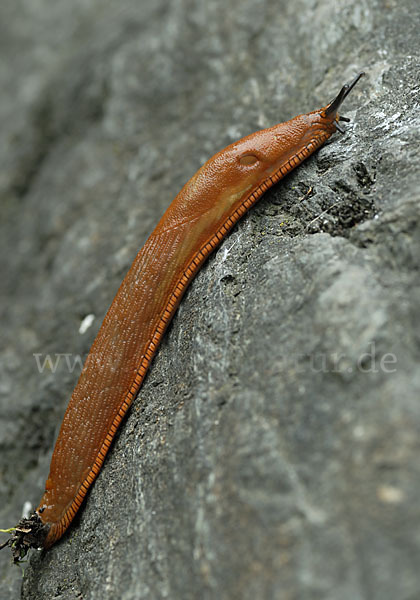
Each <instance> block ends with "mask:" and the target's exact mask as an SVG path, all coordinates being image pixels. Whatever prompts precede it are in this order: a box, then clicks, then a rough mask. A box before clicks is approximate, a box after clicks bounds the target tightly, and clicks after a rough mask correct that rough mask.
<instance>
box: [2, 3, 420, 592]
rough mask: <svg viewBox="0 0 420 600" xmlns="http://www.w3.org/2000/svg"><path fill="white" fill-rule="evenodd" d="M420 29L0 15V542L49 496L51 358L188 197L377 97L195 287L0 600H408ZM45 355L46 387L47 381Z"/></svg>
mask: <svg viewBox="0 0 420 600" xmlns="http://www.w3.org/2000/svg"><path fill="white" fill-rule="evenodd" d="M419 12H420V11H419V6H418V2H415V1H414V0H405V1H403V2H399V3H397V2H394V1H393V0H390V1H388V2H387V3H385V4H384V3H375V2H365V3H360V2H356V1H354V0H350V2H348V3H347V4H346V5H345V6H342V7H340V5H338V4H337V5H333V3H331V2H328V1H327V0H321V1H320V2H317V3H314V2H311V1H309V0H301V1H299V2H295V3H293V4H290V3H286V2H283V1H281V2H275V1H274V0H258V1H257V2H256V1H255V0H254V1H253V2H250V1H248V0H243V1H242V2H233V1H230V0H228V1H227V2H223V3H222V2H217V1H216V0H207V1H206V2H204V1H201V2H191V1H188V0H183V1H182V2H177V3H166V2H164V1H163V0H157V1H156V2H153V3H149V2H144V1H143V2H141V1H135V0H131V1H130V0H121V2H118V3H115V2H112V1H111V0H105V1H104V0H84V1H83V2H82V1H77V2H72V3H69V2H65V1H64V0H56V1H55V2H53V3H51V2H48V0H13V1H12V0H3V1H2V3H1V6H0V40H1V47H2V61H1V62H0V83H1V87H2V99H1V102H0V119H1V145H0V159H1V165H2V168H1V172H0V194H1V196H0V198H1V204H0V257H1V262H0V270H1V271H0V277H1V279H0V280H1V282H2V285H1V292H0V293H1V305H0V310H1V322H2V345H1V358H0V375H1V377H0V409H1V417H2V418H1V419H0V447H1V458H0V460H1V478H0V493H1V510H0V523H1V525H2V526H3V527H6V526H7V525H12V524H14V523H16V522H17V521H18V519H19V518H20V516H21V511H22V507H23V504H24V503H25V502H31V503H32V505H36V504H37V502H38V501H39V499H40V497H41V495H42V491H43V486H44V482H45V478H46V476H47V473H48V466H49V460H50V457H51V452H52V448H53V445H54V439H55V436H56V434H57V432H58V428H59V425H60V422H61V418H62V415H63V413H64V410H65V407H66V404H67V402H68V399H69V397H70V394H71V391H72V389H73V387H74V385H75V383H76V381H77V377H78V372H79V371H78V368H79V367H78V365H77V364H76V367H75V368H74V369H72V368H69V365H68V364H67V363H66V356H65V355H68V360H70V361H73V360H76V359H77V357H78V356H80V357H83V356H85V355H86V353H87V352H88V350H89V347H90V344H91V343H92V341H93V339H94V337H95V334H96V332H97V330H98V328H99V325H100V323H101V320H102V318H103V316H104V314H105V312H106V310H107V308H108V306H109V304H110V302H111V300H112V298H113V296H114V294H115V292H116V290H117V288H118V285H119V283H120V281H121V279H122V278H123V276H124V274H125V272H126V271H127V269H128V268H129V266H130V264H131V261H132V259H133V258H134V256H135V254H136V252H137V250H138V248H139V247H140V246H141V245H142V243H143V242H144V241H145V239H146V238H147V235H148V234H149V233H150V231H151V230H152V228H153V227H154V225H155V224H156V223H157V220H158V219H159V217H160V216H161V214H162V213H163V211H164V210H165V208H166V207H167V206H168V204H169V203H170V201H171V200H172V198H173V197H174V196H175V194H176V193H177V192H178V190H179V189H180V188H181V186H182V185H183V184H184V183H185V182H186V181H187V180H188V179H189V177H191V176H192V175H193V173H194V172H195V171H196V170H197V168H198V167H199V166H200V165H201V164H202V163H203V162H204V161H205V160H206V159H207V158H208V157H210V156H211V155H212V154H214V153H215V152H216V151H217V150H219V149H221V148H223V147H224V146H226V145H227V144H228V143H230V142H232V141H234V140H235V139H238V138H240V137H242V136H243V135H246V134H248V133H251V132H252V131H255V130H257V129H260V128H262V127H267V126H270V125H272V124H274V123H276V122H281V121H284V120H286V119H288V118H290V117H292V116H294V115H296V114H298V113H301V112H307V111H309V110H312V109H314V108H317V107H319V106H321V105H323V104H325V103H326V102H327V101H329V100H330V99H331V98H332V97H333V96H334V95H335V93H336V92H337V91H338V89H339V88H340V86H341V85H342V84H343V83H344V82H346V81H347V80H349V79H350V78H351V77H352V76H354V74H355V73H356V72H358V71H360V70H362V69H363V70H366V73H367V76H366V78H365V79H364V80H362V82H360V84H359V85H358V88H357V89H355V90H354V92H353V93H352V95H351V96H349V98H348V99H347V100H346V104H345V106H344V107H343V108H344V111H343V112H344V114H346V115H348V116H350V117H351V119H352V122H351V124H349V125H348V126H346V129H347V132H346V134H345V135H344V136H340V135H339V134H336V135H335V136H334V137H333V138H332V139H331V140H330V142H329V143H327V145H326V146H325V147H323V148H322V149H321V150H320V151H319V152H317V154H316V155H315V156H313V157H312V158H310V159H309V160H307V161H306V162H305V163H304V164H303V165H302V166H301V167H299V168H298V169H297V170H296V171H295V172H293V173H292V174H291V175H290V176H288V177H287V178H286V179H285V180H284V181H282V182H280V183H279V184H278V185H277V186H275V188H273V189H272V190H270V191H269V192H268V193H267V194H266V195H265V197H264V198H263V199H262V200H261V201H260V203H259V204H258V206H257V207H255V209H253V210H252V212H250V213H249V215H247V216H246V217H245V218H244V219H243V220H242V222H241V223H240V224H239V225H238V226H237V227H236V229H235V231H234V232H233V233H232V234H231V235H230V236H229V238H228V239H226V240H225V241H224V243H223V244H222V246H221V247H220V249H219V250H218V251H217V252H216V253H215V254H214V255H213V256H212V257H211V258H210V260H209V261H208V263H207V265H206V266H205V268H204V269H203V270H202V271H201V272H200V274H199V275H198V276H197V278H196V280H195V281H194V282H193V284H192V285H191V288H190V290H189V291H188V293H187V294H186V296H185V299H184V301H183V303H182V305H181V307H180V310H179V312H178V313H177V315H176V317H175V319H174V321H173V324H172V326H171V327H170V330H169V332H168V335H167V336H166V338H165V340H164V342H163V344H162V346H161V349H160V351H159V353H158V355H157V357H156V359H155V361H154V363H153V366H152V368H151V370H150V373H149V375H148V377H147V380H146V382H145V385H144V386H143V388H142V390H141V392H140V394H139V397H138V398H137V400H136V401H135V403H134V405H133V407H132V410H131V412H130V414H129V416H128V418H127V419H126V422H125V423H124V425H123V427H122V428H121V431H120V432H119V434H118V436H117V439H116V442H115V444H114V445H113V448H112V451H111V453H110V454H109V457H108V458H107V461H106V464H105V466H104V468H103V470H102V472H101V473H100V475H99V477H98V479H97V481H96V483H95V485H94V486H93V488H92V490H91V492H90V494H89V496H88V499H87V502H86V503H85V505H84V507H83V510H81V511H80V514H79V515H78V516H77V518H76V519H75V521H74V523H73V524H72V526H71V528H70V529H69V531H68V533H67V534H66V535H65V536H64V537H63V539H62V540H61V541H60V542H59V543H57V544H56V545H55V546H54V547H53V548H52V549H51V550H49V551H48V552H45V553H44V552H37V551H33V552H32V553H31V556H30V560H29V562H28V563H27V564H26V566H25V576H24V578H23V585H22V592H20V588H21V572H20V570H19V569H16V568H13V567H12V566H11V565H10V557H9V556H7V555H6V551H3V552H2V553H1V556H0V569H1V574H2V575H1V577H2V578H1V588H0V598H1V599H3V598H5V599H6V598H7V599H13V598H18V597H19V595H20V593H21V594H22V596H21V597H22V598H24V599H27V600H29V599H31V600H35V599H36V600H41V599H42V600H43V599H45V600H47V599H48V600H50V599H51V598H60V599H63V600H64V599H65V600H70V599H80V598H84V599H96V598H102V599H103V600H106V599H108V598H109V599H111V598H116V597H117V598H121V599H123V600H132V599H148V600H149V599H153V600H154V599H158V598H170V599H171V600H173V599H178V598H179V599H183V600H186V599H196V598H208V599H213V598H217V599H236V598H241V599H245V600H246V599H248V598H258V599H261V600H268V599H274V598H276V599H277V598H281V599H282V600H295V599H296V600H315V599H320V600H321V599H322V600H379V599H380V600H395V599H401V600H414V599H415V598H418V597H420V574H419V568H418V565H419V563H420V537H419V530H418V525H419V522H420V509H419V503H418V497H419V495H420V472H419V471H420V468H419V460H418V456H419V450H420V447H419V439H420V436H419V433H420V402H419V398H420V370H419V366H418V365H419V361H420V322H419V317H418V311H419V309H418V307H419V303H420V276H419V256H420V217H419V200H420V197H419V191H418V177H419V150H418V132H419V112H418V95H419V87H418V73H419V63H418V54H419V52H418V51H419V43H418V21H419V17H420V14H419ZM90 314H93V315H94V317H95V318H94V321H93V325H92V326H91V327H90V328H89V329H88V330H87V331H86V332H85V333H84V334H80V333H79V328H80V325H81V323H82V322H83V319H84V318H85V317H86V316H87V315H90ZM47 354H49V355H51V357H52V359H53V361H55V360H56V359H57V356H58V355H61V358H60V359H59V360H58V361H57V368H56V369H54V368H53V369H51V368H45V369H44V370H43V371H42V372H39V370H38V368H37V363H36V360H35V358H34V355H40V360H41V361H42V360H44V359H45V356H46V355H47ZM72 366H74V365H73V363H72V362H71V363H70V367H72Z"/></svg>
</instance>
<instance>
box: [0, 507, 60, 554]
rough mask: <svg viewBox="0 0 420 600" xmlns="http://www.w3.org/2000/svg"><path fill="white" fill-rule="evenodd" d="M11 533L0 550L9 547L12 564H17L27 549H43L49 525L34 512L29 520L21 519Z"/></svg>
mask: <svg viewBox="0 0 420 600" xmlns="http://www.w3.org/2000/svg"><path fill="white" fill-rule="evenodd" d="M12 531H13V533H12V535H11V537H10V538H9V539H8V540H6V542H4V543H3V544H2V545H1V546H0V550H1V549H2V548H6V547H7V546H9V548H10V549H11V551H12V556H13V562H14V563H15V564H17V563H19V562H20V561H21V560H23V559H24V558H25V556H26V554H27V553H28V550H29V548H43V547H44V544H45V540H46V538H47V535H48V531H49V525H47V524H46V523H43V522H42V521H41V518H40V516H39V515H38V513H36V512H34V513H32V515H31V516H30V517H29V519H21V520H20V521H19V523H18V524H17V525H16V527H14V528H13V529H12Z"/></svg>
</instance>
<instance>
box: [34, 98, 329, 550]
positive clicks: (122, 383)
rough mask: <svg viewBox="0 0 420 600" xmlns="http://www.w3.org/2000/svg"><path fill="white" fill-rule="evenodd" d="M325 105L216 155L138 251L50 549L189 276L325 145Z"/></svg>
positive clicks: (91, 363)
mask: <svg viewBox="0 0 420 600" xmlns="http://www.w3.org/2000/svg"><path fill="white" fill-rule="evenodd" d="M322 110H324V109H321V110H318V111H314V112H312V113H309V114H306V115H300V116H298V117H295V118H294V119H292V120H290V121H288V122H286V123H282V124H279V125H276V126H274V127H271V128H270V129H265V130H262V131H259V132H257V133H254V134H252V135H250V136H248V137H245V138H243V139H242V140H240V141H238V142H236V143H234V144H232V145H230V146H228V147H227V148H225V149H224V150H222V151H221V152H218V153H217V154H216V155H215V156H213V157H212V158H211V159H210V160H209V161H207V162H206V164H205V165H203V166H202V167H201V168H200V169H199V170H198V171H197V173H196V174H195V175H194V176H193V177H192V178H191V179H190V180H189V181H188V183H187V184H186V185H185V186H184V187H183V189H182V190H181V191H180V193H179V194H178V195H177V196H176V198H175V199H174V200H173V202H172V204H171V205H170V206H169V208H168V209H167V211H166V212H165V214H164V215H163V217H162V218H161V220H160V221H159V223H158V225H157V226H156V228H155V230H154V231H153V232H152V234H151V235H150V237H149V239H148V240H147V241H146V243H145V245H144V246H143V248H142V249H141V250H140V252H139V253H138V255H137V256H136V258H135V260H134V262H133V265H132V266H131V268H130V270H129V271H128V273H127V275H126V277H125V279H124V280H123V282H122V284H121V286H120V288H119V290H118V293H117V295H116V297H115V299H114V301H113V302H112V305H111V307H110V308H109V310H108V312H107V314H106V316H105V319H104V321H103V324H102V326H101V328H100V330H99V333H98V335H97V337H96V339H95V341H94V343H93V345H92V348H91V350H90V353H89V356H88V358H87V360H86V363H85V366H84V368H83V371H82V373H81V375H80V378H79V381H78V383H77V385H76V387H75V389H74V391H73V394H72V396H71V399H70V402H69V405H68V408H67V411H66V413H65V416H64V420H63V423H62V425H61V429H60V432H59V435H58V439H57V442H56V445H55V449H54V453H53V457H52V460H51V467H50V473H49V476H48V479H47V482H46V488H45V493H44V495H43V497H42V499H41V502H40V504H39V506H38V509H37V514H38V515H39V517H40V519H41V521H42V522H43V523H44V524H45V525H46V527H47V528H48V535H47V537H46V540H45V543H44V546H45V547H49V546H51V544H52V543H54V542H55V541H56V540H57V539H58V538H60V537H61V535H62V534H63V533H64V531H65V530H66V529H67V527H68V525H69V524H70V522H71V520H72V519H73V517H74V515H75V514H76V512H77V510H78V508H79V507H80V505H81V503H82V500H83V498H84V496H85V494H86V492H87V490H88V488H89V487H90V485H91V484H92V482H93V480H94V479H95V477H96V475H97V474H98V472H99V470H100V468H101V465H102V463H103V460H104V458H105V455H106V453H107V451H108V449H109V446H110V443H111V441H112V438H113V437H114V435H115V432H116V430H117V428H118V426H119V424H120V422H121V420H122V418H123V417H124V414H125V413H126V411H127V410H128V408H129V406H130V404H131V402H132V400H133V399H134V397H135V395H136V394H137V392H138V390H139V388H140V386H141V383H142V381H143V378H144V376H145V373H146V370H147V368H148V366H149V365H150V362H151V360H152V358H153V355H154V353H155V351H156V349H157V346H158V344H159V342H160V339H161V337H162V335H163V333H164V330H165V328H166V327H167V325H168V323H169V322H170V320H171V318H172V317H173V315H174V312H175V310H176V308H177V306H178V304H179V302H180V300H181V297H182V295H183V293H184V292H185V290H186V288H187V286H188V284H189V282H190V281H191V280H192V278H193V277H194V274H195V273H196V272H197V270H198V268H199V267H200V266H201V265H202V263H203V262H204V260H205V259H206V257H207V256H208V255H209V254H210V253H211V252H212V250H213V249H214V248H216V246H217V245H218V244H219V243H220V241H221V240H222V239H223V238H224V237H225V236H226V234H227V233H228V231H229V230H230V229H231V228H232V227H233V226H234V224H235V223H236V222H237V221H238V219H239V218H240V217H241V216H242V215H243V214H244V213H245V212H246V211H247V210H248V209H249V208H250V207H251V206H252V205H253V204H254V203H255V202H256V201H257V200H258V199H259V198H260V197H261V196H262V194H263V193H264V192H265V191H266V190H267V189H268V188H269V187H271V186H272V185H273V184H274V183H276V182H277V181H279V180H280V179H281V178H282V177H284V175H286V174H287V173H289V172H290V171H291V170H292V169H293V168H294V167H296V166H297V165H298V164H300V163H301V162H302V160H304V159H305V158H307V157H308V156H309V155H310V154H311V153H312V152H313V151H314V150H316V148H318V147H319V146H321V145H322V144H323V143H324V142H325V141H326V140H327V139H328V138H329V137H330V135H331V134H332V133H334V131H335V130H336V128H335V122H336V117H335V115H333V117H328V118H327V117H326V116H325V114H324V113H323V112H322Z"/></svg>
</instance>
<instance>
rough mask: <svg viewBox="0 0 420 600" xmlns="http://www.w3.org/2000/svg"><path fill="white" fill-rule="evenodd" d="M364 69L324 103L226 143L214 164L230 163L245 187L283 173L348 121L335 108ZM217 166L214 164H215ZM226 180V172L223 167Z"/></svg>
mask: <svg viewBox="0 0 420 600" xmlns="http://www.w3.org/2000/svg"><path fill="white" fill-rule="evenodd" d="M363 75H364V73H359V74H358V75H357V76H356V77H355V78H354V79H353V81H351V82H350V83H348V84H346V85H344V86H343V87H342V88H341V90H340V92H339V93H338V94H337V96H336V97H335V98H334V100H332V102H330V103H329V104H327V105H326V106H325V107H323V108H321V109H318V110H314V111H312V112H310V113H306V114H303V115H298V116H297V117H294V118H293V119H290V121H286V122H285V123H280V124H278V125H275V126H274V127H270V128H269V129H263V130H261V131H257V132H256V133H253V134H252V135H249V136H247V137H245V138H243V139H241V140H239V141H238V142H236V143H234V144H232V145H231V146H228V148H226V149H225V151H223V156H220V153H219V155H216V156H215V157H213V159H212V160H215V162H216V163H219V164H218V165H217V168H220V170H221V172H223V171H224V169H223V165H222V164H221V163H225V165H226V166H229V167H230V172H231V173H232V172H235V173H236V176H237V177H238V179H242V183H243V185H244V188H245V187H246V186H247V185H250V186H251V187H252V186H255V185H256V184H257V183H258V182H260V181H261V180H265V179H266V178H267V177H268V178H270V177H272V176H273V175H274V174H276V175H277V174H278V173H279V172H281V173H282V175H284V174H285V173H283V169H282V167H283V168H284V165H287V164H288V166H287V167H285V168H286V172H288V171H290V170H292V168H294V167H295V166H297V165H298V164H299V163H300V162H302V160H304V159H305V158H306V157H307V156H309V154H311V153H312V152H313V151H314V150H316V149H317V148H319V147H320V146H321V145H322V144H323V143H324V142H325V141H326V140H327V139H328V138H329V137H330V136H331V135H332V134H333V133H335V131H337V130H338V131H340V132H341V133H343V129H342V127H341V126H340V125H339V121H349V119H347V118H346V117H341V116H339V115H338V112H337V111H338V109H339V107H340V106H341V104H342V103H343V101H344V100H345V99H346V98H347V96H348V94H349V93H350V92H351V90H352V89H353V88H354V86H355V85H356V83H357V82H358V81H359V79H360V78H361V77H362V76H363ZM215 166H216V165H215ZM223 176H224V178H225V181H226V180H228V179H229V174H228V173H227V172H226V170H225V171H224V175H223Z"/></svg>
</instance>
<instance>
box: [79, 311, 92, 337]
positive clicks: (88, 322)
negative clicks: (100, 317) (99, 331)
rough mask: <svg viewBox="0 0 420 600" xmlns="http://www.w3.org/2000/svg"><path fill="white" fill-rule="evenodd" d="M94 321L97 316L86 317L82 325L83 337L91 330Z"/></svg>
mask: <svg viewBox="0 0 420 600" xmlns="http://www.w3.org/2000/svg"><path fill="white" fill-rule="evenodd" d="M94 320H95V315H92V314H90V315H86V317H85V318H84V319H83V321H82V322H81V323H80V327H79V333H80V334H82V335H83V334H84V333H86V331H87V330H88V329H89V327H91V325H92V323H93V321H94Z"/></svg>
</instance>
